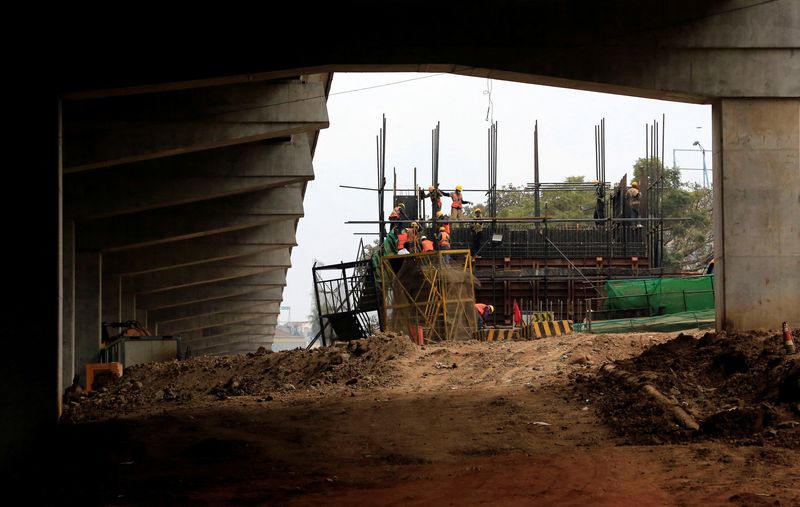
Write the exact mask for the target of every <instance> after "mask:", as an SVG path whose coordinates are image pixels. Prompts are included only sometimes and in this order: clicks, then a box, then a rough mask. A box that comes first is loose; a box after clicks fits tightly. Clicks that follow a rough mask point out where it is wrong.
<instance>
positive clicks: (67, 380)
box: [61, 220, 75, 388]
mask: <svg viewBox="0 0 800 507" xmlns="http://www.w3.org/2000/svg"><path fill="white" fill-rule="evenodd" d="M61 237H62V249H61V252H62V253H61V261H62V279H61V280H62V282H61V283H62V285H63V299H62V305H61V315H62V320H61V339H62V343H61V374H62V385H63V386H64V388H66V387H67V386H69V385H71V384H72V378H73V377H74V376H75V222H73V221H71V220H65V221H64V225H63V228H62V236H61Z"/></svg>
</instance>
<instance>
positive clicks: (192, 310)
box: [147, 287, 283, 323]
mask: <svg viewBox="0 0 800 507" xmlns="http://www.w3.org/2000/svg"><path fill="white" fill-rule="evenodd" d="M282 299H283V288H282V287H278V288H271V289H262V290H259V291H256V292H251V293H247V294H241V295H236V296H231V297H226V298H220V299H213V300H210V301H200V302H193V303H187V304H183V305H178V306H173V307H170V308H161V309H157V310H149V311H148V315H147V316H148V319H150V321H151V322H154V323H163V322H169V321H172V320H178V319H185V318H188V317H195V316H198V317H199V316H201V315H209V314H212V313H221V312H230V311H236V310H239V309H241V308H246V307H248V306H253V305H254V304H257V303H264V302H280V301H281V300H282Z"/></svg>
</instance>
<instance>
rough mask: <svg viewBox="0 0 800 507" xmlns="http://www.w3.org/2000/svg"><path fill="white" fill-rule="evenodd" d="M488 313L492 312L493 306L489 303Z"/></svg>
mask: <svg viewBox="0 0 800 507" xmlns="http://www.w3.org/2000/svg"><path fill="white" fill-rule="evenodd" d="M489 313H494V306H492V305H489Z"/></svg>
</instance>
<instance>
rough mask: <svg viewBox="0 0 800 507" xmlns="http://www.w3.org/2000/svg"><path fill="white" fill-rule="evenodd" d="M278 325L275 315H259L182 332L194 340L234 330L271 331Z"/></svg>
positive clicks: (187, 337)
mask: <svg viewBox="0 0 800 507" xmlns="http://www.w3.org/2000/svg"><path fill="white" fill-rule="evenodd" d="M276 325H277V319H276V317H274V316H273V315H259V316H257V317H255V318H252V319H249V320H243V321H239V322H237V323H235V324H229V325H225V324H223V325H220V326H211V327H205V328H201V329H195V330H193V331H186V332H184V333H183V334H182V336H183V337H184V338H185V339H187V340H193V339H199V338H204V337H213V336H216V335H222V334H231V331H232V330H236V331H238V332H243V333H245V334H250V333H251V332H254V333H261V332H271V331H269V328H273V331H274V327H275V326H276Z"/></svg>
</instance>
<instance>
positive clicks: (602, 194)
mask: <svg viewBox="0 0 800 507" xmlns="http://www.w3.org/2000/svg"><path fill="white" fill-rule="evenodd" d="M594 197H595V203H594V215H593V216H594V219H595V225H597V226H598V227H599V226H601V225H603V222H604V221H605V219H606V187H605V185H603V184H602V183H600V181H599V180H594Z"/></svg>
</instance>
